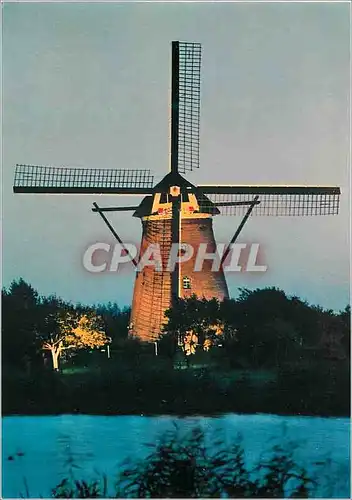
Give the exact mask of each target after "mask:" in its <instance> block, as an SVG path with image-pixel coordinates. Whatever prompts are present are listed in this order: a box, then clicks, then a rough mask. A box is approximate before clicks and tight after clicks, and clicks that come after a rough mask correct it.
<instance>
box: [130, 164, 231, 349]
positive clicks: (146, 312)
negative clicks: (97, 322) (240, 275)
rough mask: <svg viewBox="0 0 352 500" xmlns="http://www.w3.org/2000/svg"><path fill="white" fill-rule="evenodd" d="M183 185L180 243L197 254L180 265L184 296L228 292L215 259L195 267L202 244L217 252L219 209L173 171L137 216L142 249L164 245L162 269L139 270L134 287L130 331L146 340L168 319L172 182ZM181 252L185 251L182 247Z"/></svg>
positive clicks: (207, 249)
mask: <svg viewBox="0 0 352 500" xmlns="http://www.w3.org/2000/svg"><path fill="white" fill-rule="evenodd" d="M175 185H177V186H179V187H180V194H181V207H180V217H181V219H180V220H181V223H180V244H181V248H182V244H185V243H186V244H188V245H191V246H192V247H193V250H194V253H193V255H192V257H191V258H190V259H189V260H187V261H185V262H182V263H180V264H179V296H180V297H189V296H191V295H192V294H195V295H197V296H198V297H199V298H203V297H204V298H206V299H210V298H213V297H216V298H217V299H219V300H223V299H224V298H226V297H228V290H227V285H226V281H225V276H224V273H223V270H222V269H221V268H220V269H219V270H218V271H212V265H213V261H212V260H210V259H206V260H204V264H203V265H202V268H201V270H200V271H195V270H194V268H195V261H196V256H197V254H198V248H199V245H200V244H203V246H204V244H205V245H206V251H207V253H215V252H216V243H215V238H214V232H213V215H216V214H218V213H219V210H218V209H217V208H216V206H215V205H213V204H212V203H211V202H210V200H209V199H208V198H206V197H205V196H204V195H202V194H200V193H197V192H196V191H197V190H196V188H195V187H194V186H193V185H192V184H191V183H189V182H188V181H186V179H184V178H183V177H182V176H181V175H180V174H172V173H170V174H168V175H167V176H166V177H165V178H164V179H163V180H162V181H161V182H160V183H159V184H158V185H157V186H155V189H154V191H155V193H154V194H153V196H147V197H146V198H144V200H143V201H142V203H141V204H140V206H139V207H138V209H137V210H136V212H135V213H134V216H135V217H140V218H141V221H142V242H141V252H140V254H141V255H143V254H144V252H145V250H146V248H147V247H148V245H150V244H154V245H155V244H157V245H159V248H160V256H161V260H162V270H158V269H156V266H145V267H144V268H143V270H141V271H137V275H136V281H135V286H134V294H133V302H132V313H131V323H130V334H131V335H134V336H136V337H138V338H140V339H141V340H143V341H153V340H154V339H156V338H157V337H158V336H159V333H160V331H161V327H162V324H163V323H164V321H165V316H164V313H165V310H166V309H168V308H169V307H170V306H171V301H172V288H171V287H172V283H171V280H172V278H171V274H172V273H171V271H170V270H167V269H166V267H167V263H168V259H169V255H170V251H171V245H172V234H171V232H172V228H171V224H172V220H171V219H172V207H171V205H172V203H171V200H170V199H169V197H170V194H169V193H170V189H172V186H175ZM181 252H182V250H181Z"/></svg>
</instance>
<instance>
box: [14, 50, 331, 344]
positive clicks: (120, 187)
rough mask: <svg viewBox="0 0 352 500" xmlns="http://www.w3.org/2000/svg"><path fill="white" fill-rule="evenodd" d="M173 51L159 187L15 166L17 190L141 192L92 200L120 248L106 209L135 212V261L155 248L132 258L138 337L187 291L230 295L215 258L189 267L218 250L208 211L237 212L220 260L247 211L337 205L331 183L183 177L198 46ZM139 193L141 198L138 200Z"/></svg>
mask: <svg viewBox="0 0 352 500" xmlns="http://www.w3.org/2000/svg"><path fill="white" fill-rule="evenodd" d="M171 49H172V50H171V60H172V63H171V64H172V72H171V75H172V76H171V130H170V171H169V173H168V174H167V175H166V176H165V177H164V178H163V179H162V180H161V181H160V182H159V183H158V184H156V185H155V184H154V178H153V176H152V175H151V173H150V172H149V170H124V169H89V168H70V167H62V168H56V167H42V166H33V165H17V166H16V170H15V181H14V188H13V190H14V192H15V193H36V194H40V193H46V194H50V193H53V194H54V193H55V194H58V193H60V194H72V195H78V194H108V195H110V196H111V195H114V196H115V195H126V194H129V195H134V196H136V197H139V200H138V202H137V204H135V205H134V206H127V207H122V206H116V207H105V208H103V207H99V206H98V205H97V203H93V209H92V210H93V212H97V213H98V214H99V216H100V217H101V218H102V219H103V220H104V222H105V224H106V225H107V227H108V229H109V230H110V231H111V233H112V234H113V236H114V237H115V238H116V239H117V240H118V241H119V243H120V244H122V246H123V242H122V239H121V238H120V236H119V234H118V233H117V230H116V228H114V227H113V225H112V223H111V222H110V221H109V219H108V217H107V216H106V212H114V211H118V212H121V211H126V212H130V213H131V212H133V216H135V217H138V218H140V220H141V223H142V241H141V249H140V256H139V259H141V258H142V257H141V256H143V254H144V252H145V251H146V250H147V248H148V247H149V245H154V246H155V245H158V247H159V249H160V257H161V260H162V266H161V269H157V268H156V267H155V266H145V267H144V268H140V262H141V261H140V260H136V259H135V258H131V260H132V262H133V264H134V265H135V267H136V277H135V287H134V294H133V303H132V315H131V323H130V333H131V335H135V336H137V337H138V338H140V339H141V340H144V341H154V340H155V339H156V338H157V337H158V335H159V333H160V330H161V327H162V325H163V323H164V322H165V310H166V309H168V308H169V307H170V306H172V305H173V304H174V303H175V301H177V300H178V299H179V298H180V297H187V296H190V295H191V294H195V295H197V296H198V297H200V298H201V297H205V298H207V299H210V298H213V297H215V298H217V299H219V300H222V299H224V298H226V297H228V289H227V285H226V281H225V277H224V272H223V269H222V265H221V266H220V267H219V268H218V270H213V269H212V264H213V262H212V261H211V260H205V261H204V264H203V266H202V268H201V270H200V271H198V270H195V258H196V255H197V254H198V252H197V250H198V248H199V245H201V244H203V245H204V244H206V251H207V253H215V252H216V242H215V238H214V232H213V220H214V216H218V215H227V216H241V217H242V219H241V221H240V223H239V225H238V227H237V229H236V231H235V233H234V235H233V236H232V238H231V240H230V243H229V245H228V247H227V248H226V250H225V252H224V254H223V255H222V257H221V264H223V263H224V262H225V258H226V257H227V255H228V254H229V252H230V251H231V244H233V243H234V242H235V241H236V240H237V238H238V236H239V234H240V232H241V230H242V228H243V226H244V224H245V223H246V221H247V220H248V218H249V217H250V216H313V215H335V214H337V213H338V210H339V196H340V188H339V187H337V186H320V185H315V186H280V185H269V186H260V185H234V184H227V185H194V184H191V183H190V182H189V181H188V180H186V179H185V177H183V176H182V175H181V174H185V173H186V172H189V171H192V170H193V169H195V168H198V167H199V118H200V62H201V47H200V44H197V43H188V42H176V41H175V42H172V44H171ZM141 196H144V198H143V199H142V200H141V201H140V197H141ZM129 215H130V214H129ZM77 223H78V222H77ZM182 245H190V246H192V247H193V249H194V254H193V256H191V258H189V259H188V260H187V261H186V260H184V261H182ZM125 249H126V252H127V253H128V249H127V247H125ZM175 249H176V256H177V257H180V258H179V259H178V260H179V263H177V262H176V264H175V266H174V267H171V268H168V266H167V261H168V259H169V258H170V253H171V254H172V252H173V251H174V250H175Z"/></svg>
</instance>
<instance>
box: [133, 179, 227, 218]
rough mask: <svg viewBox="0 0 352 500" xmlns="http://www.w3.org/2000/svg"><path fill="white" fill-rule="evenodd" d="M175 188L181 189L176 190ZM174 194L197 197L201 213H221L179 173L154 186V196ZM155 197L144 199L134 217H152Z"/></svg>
mask: <svg viewBox="0 0 352 500" xmlns="http://www.w3.org/2000/svg"><path fill="white" fill-rule="evenodd" d="M175 188H179V190H178V189H175ZM157 193H161V194H170V193H171V194H173V193H175V195H176V196H177V195H178V194H181V195H182V196H183V197H186V196H187V195H188V194H190V193H192V194H194V195H195V196H196V198H197V202H198V205H199V213H207V214H211V215H217V214H219V213H220V211H219V209H218V208H217V207H216V206H215V205H214V203H213V202H212V201H210V199H209V198H208V197H207V196H205V195H204V194H203V193H202V192H201V191H200V190H199V189H198V188H197V187H196V186H194V184H192V183H191V182H189V181H187V180H186V179H185V178H184V177H182V175H180V174H179V173H178V172H169V173H168V174H167V175H165V177H163V179H162V180H161V181H160V182H159V183H158V184H156V185H155V186H154V188H153V194H157ZM153 198H154V197H153V196H146V197H145V198H143V200H142V202H141V204H140V205H139V207H138V208H137V210H136V211H135V212H134V213H133V216H134V217H145V216H148V215H152V206H153Z"/></svg>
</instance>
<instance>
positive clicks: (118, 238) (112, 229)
mask: <svg viewBox="0 0 352 500" xmlns="http://www.w3.org/2000/svg"><path fill="white" fill-rule="evenodd" d="M93 206H94V209H92V210H93V211H94V212H98V214H99V215H100V217H101V218H102V219H103V221H104V222H105V224H106V225H107V226H108V228H109V229H110V231H111V232H112V234H113V235H114V236H115V238H116V239H117V241H118V242H119V243H120V245H121V246H122V248H123V249H124V250H125V251H126V252H127V254H128V255H129V256H130V257H131V261H132V262H133V264H134V266H135V267H137V261H136V259H134V258H133V257H132V255H131V254H130V253H129V251H128V249H127V248H126V247H125V245H124V243H123V241H122V240H121V238H120V236H119V235H118V234H117V232H116V231H115V229H114V228H113V227H112V225H111V224H110V222H109V221H108V219H107V218H106V217H105V215H104V214H103V213H102V211H101V210H100V208H99V207H98V205H97V203H95V202H94V203H93Z"/></svg>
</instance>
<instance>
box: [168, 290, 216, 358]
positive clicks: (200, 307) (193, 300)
mask: <svg viewBox="0 0 352 500" xmlns="http://www.w3.org/2000/svg"><path fill="white" fill-rule="evenodd" d="M165 316H166V317H167V318H168V322H167V323H166V324H165V325H164V327H163V331H162V333H161V336H160V344H161V348H163V346H166V347H167V349H168V352H170V351H171V352H172V353H173V354H175V353H176V350H177V346H179V347H181V349H182V351H183V353H184V354H185V355H186V356H188V355H191V354H194V353H195V352H196V350H197V349H198V348H201V349H204V350H209V348H210V346H211V345H214V344H215V343H216V342H217V339H218V337H219V335H221V334H222V333H223V331H224V324H223V321H222V319H221V314H220V302H219V301H218V300H217V299H215V298H214V299H211V300H207V299H205V298H203V299H198V298H197V296H196V295H192V296H191V297H189V298H185V299H178V300H177V302H176V304H175V306H174V307H172V308H170V309H168V310H167V311H166V312H165Z"/></svg>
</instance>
